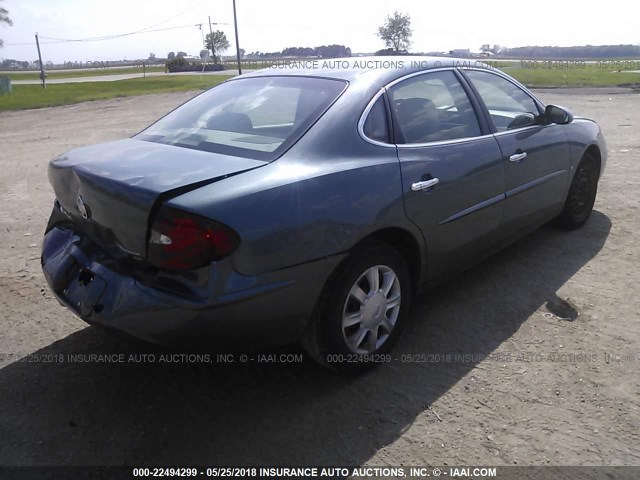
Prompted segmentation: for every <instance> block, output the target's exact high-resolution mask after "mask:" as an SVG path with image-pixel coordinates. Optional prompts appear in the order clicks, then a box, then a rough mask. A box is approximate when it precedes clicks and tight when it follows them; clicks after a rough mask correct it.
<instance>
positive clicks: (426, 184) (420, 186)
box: [411, 178, 440, 192]
mask: <svg viewBox="0 0 640 480" xmlns="http://www.w3.org/2000/svg"><path fill="white" fill-rule="evenodd" d="M438 182H440V179H439V178H430V179H429V180H423V181H421V182H416V183H413V184H411V190H413V191H414V192H419V191H420V190H426V189H427V188H431V187H433V186H434V185H437V184H438Z"/></svg>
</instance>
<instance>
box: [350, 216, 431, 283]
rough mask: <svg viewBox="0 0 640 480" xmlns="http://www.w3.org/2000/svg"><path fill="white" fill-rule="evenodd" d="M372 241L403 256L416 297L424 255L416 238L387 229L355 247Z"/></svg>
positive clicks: (372, 235) (406, 233)
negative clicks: (390, 247)
mask: <svg viewBox="0 0 640 480" xmlns="http://www.w3.org/2000/svg"><path fill="white" fill-rule="evenodd" d="M372 240H373V241H379V242H384V243H386V244H388V245H390V246H392V247H393V248H395V249H396V250H397V251H398V253H400V255H402V257H403V258H404V261H405V262H406V264H407V267H408V268H409V273H410V274H411V288H412V290H413V292H412V293H413V294H414V295H415V293H416V292H417V291H418V287H419V284H420V281H421V277H422V254H421V253H420V246H419V245H418V242H417V241H416V239H415V237H414V236H413V235H412V234H411V233H409V232H408V231H407V230H404V229H402V228H385V229H383V230H378V231H377V232H374V233H372V234H371V235H369V236H367V237H365V238H363V239H362V240H361V241H360V242H358V243H357V244H356V245H355V247H358V246H359V245H362V244H363V243H366V242H369V241H372ZM355 247H354V248H355Z"/></svg>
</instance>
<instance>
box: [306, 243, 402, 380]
mask: <svg viewBox="0 0 640 480" xmlns="http://www.w3.org/2000/svg"><path fill="white" fill-rule="evenodd" d="M410 304H411V280H410V276H409V271H408V268H407V265H406V263H405V261H404V259H403V258H402V256H401V255H400V254H399V253H398V252H397V251H396V250H395V249H393V248H391V247H390V246H388V245H386V244H383V243H375V244H370V245H367V246H366V247H364V248H363V249H361V250H359V251H357V252H354V253H353V254H352V255H351V256H350V257H349V258H347V260H346V261H345V262H344V264H343V265H341V266H340V267H339V268H338V271H336V272H335V273H334V275H333V276H332V278H331V279H330V280H329V282H327V285H326V286H325V289H324V291H323V293H322V295H321V298H320V301H319V303H318V305H317V308H316V311H315V313H314V316H313V318H312V320H311V323H310V325H309V328H308V330H307V332H306V335H305V338H304V339H303V342H302V343H303V346H304V348H305V350H306V351H307V352H308V353H309V355H310V356H311V357H312V358H313V359H314V360H316V361H317V362H318V363H320V364H321V365H324V366H326V367H328V368H331V369H333V370H337V371H342V372H352V373H355V372H360V371H364V370H366V369H368V368H371V367H372V366H374V365H376V364H378V363H383V362H386V361H387V360H388V358H389V357H388V356H387V355H386V354H387V353H388V352H389V350H390V349H391V347H392V346H393V344H394V343H395V341H396V339H397V337H398V335H399V333H400V329H401V327H402V325H403V322H404V319H405V317H406V316H407V314H408V312H409V309H410Z"/></svg>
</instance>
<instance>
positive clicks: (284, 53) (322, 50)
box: [246, 45, 351, 58]
mask: <svg viewBox="0 0 640 480" xmlns="http://www.w3.org/2000/svg"><path fill="white" fill-rule="evenodd" d="M350 56H351V49H350V48H349V47H345V46H344V45H321V46H319V47H287V48H284V49H283V50H281V51H279V52H259V51H256V52H250V53H248V54H247V55H246V58H282V57H299V58H309V57H321V58H338V57H350Z"/></svg>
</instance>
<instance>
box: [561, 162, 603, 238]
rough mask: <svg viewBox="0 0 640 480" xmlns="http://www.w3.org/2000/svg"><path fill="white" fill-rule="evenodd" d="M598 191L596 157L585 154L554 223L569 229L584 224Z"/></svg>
mask: <svg viewBox="0 0 640 480" xmlns="http://www.w3.org/2000/svg"><path fill="white" fill-rule="evenodd" d="M597 191H598V165H597V160H596V158H595V157H594V156H593V155H591V154H586V155H585V156H584V157H583V158H582V160H581V161H580V163H579V164H578V169H577V170H576V173H575V175H574V176H573V180H572V181H571V187H570V188H569V193H568V195H567V199H566V201H565V204H564V209H563V210H562V213H560V215H559V216H558V217H557V218H556V224H557V225H559V226H561V227H563V228H567V229H570V230H573V229H576V228H579V227H581V226H582V225H584V224H585V223H586V222H587V220H588V219H589V216H590V215H591V212H592V210H593V204H594V203H595V201H596V193H597Z"/></svg>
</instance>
